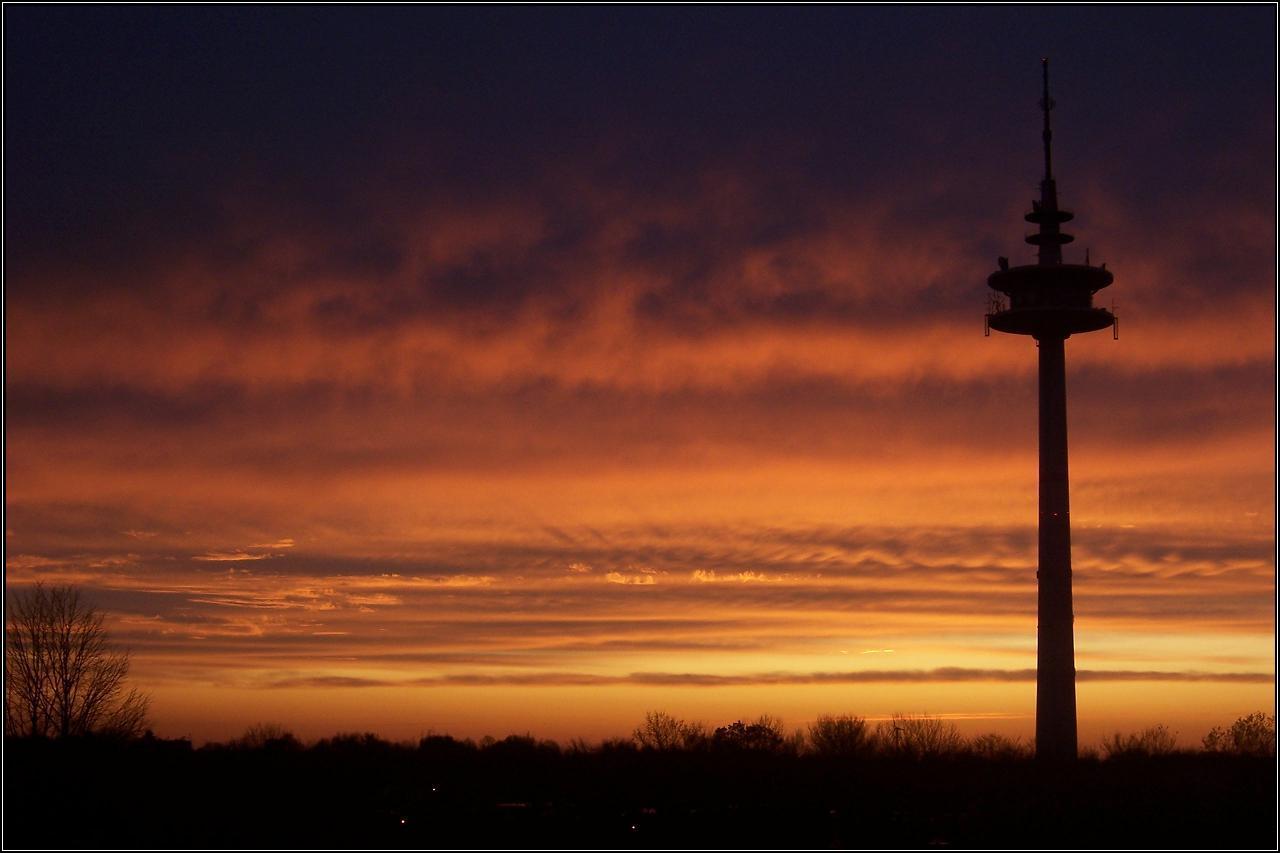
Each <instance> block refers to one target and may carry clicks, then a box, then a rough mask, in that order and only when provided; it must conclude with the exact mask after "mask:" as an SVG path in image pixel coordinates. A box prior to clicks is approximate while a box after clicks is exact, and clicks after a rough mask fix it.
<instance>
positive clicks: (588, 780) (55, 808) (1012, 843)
mask: <svg viewBox="0 0 1280 853" xmlns="http://www.w3.org/2000/svg"><path fill="white" fill-rule="evenodd" d="M911 719H916V720H919V719H920V718H899V719H897V720H895V721H890V722H891V725H889V726H884V725H881V726H877V727H875V728H872V729H869V727H868V726H867V725H866V722H865V721H863V720H861V719H860V718H857V717H853V716H848V715H846V716H843V717H827V718H821V719H820V720H818V721H815V723H814V726H813V727H812V728H811V730H810V731H811V732H813V733H816V736H815V734H812V733H811V734H808V735H805V736H796V735H794V734H793V735H792V736H784V735H782V734H781V732H782V729H781V725H780V724H777V721H774V720H772V718H763V720H757V721H754V722H744V721H741V720H738V721H734V722H733V723H729V724H727V725H725V726H721V727H719V728H717V729H714V730H710V732H711V733H710V734H707V732H708V727H705V726H700V725H697V724H691V723H685V722H684V721H680V720H677V719H675V718H674V717H671V716H670V715H661V716H655V715H654V714H651V715H650V717H649V718H648V719H647V720H646V723H645V724H643V725H642V726H641V727H640V729H639V730H638V731H637V735H636V737H634V738H632V739H619V740H611V741H605V742H604V743H601V744H597V745H592V746H587V745H585V744H583V743H582V742H581V741H575V742H574V744H573V745H572V746H570V747H569V748H563V747H561V746H560V745H558V744H556V743H555V742H553V741H546V740H539V739H537V738H534V737H531V736H527V735H526V736H519V735H512V736H509V737H506V738H503V739H501V740H495V739H492V738H488V739H485V740H484V741H482V742H481V743H479V744H477V743H474V742H472V741H469V740H457V739H454V738H452V737H450V736H448V735H431V736H428V737H425V738H423V739H422V740H421V741H420V742H419V743H417V744H395V743H390V742H388V741H385V740H383V739H381V738H379V737H377V736H376V735H373V734H340V735H336V736H333V737H329V738H325V739H323V740H320V741H318V742H316V743H314V744H311V745H309V746H308V745H304V744H303V743H301V742H300V741H299V740H298V739H297V738H296V737H294V736H293V735H291V734H290V733H289V732H288V731H287V730H285V729H283V727H280V726H259V727H255V728H254V729H252V730H250V731H249V732H246V735H245V736H244V737H241V738H237V739H234V740H232V741H230V742H228V743H226V744H209V745H206V746H204V747H201V748H199V749H193V748H192V745H191V743H190V742H189V741H185V740H180V741H171V740H162V739H157V738H154V737H144V738H141V739H132V740H128V739H109V738H61V739H33V738H9V739H7V740H6V750H5V780H6V785H5V826H4V843H5V845H6V846H10V847H57V846H66V847H185V848H191V847H231V848H238V847H356V848H378V847H412V848H447V847H460V848H482V847H483V848H561V847H584V848H592V847H602V848H629V847H657V848H667V847H672V848H674V847H693V848H732V847H754V848H760V847H773V848H828V847H833V846H835V847H854V848H870V847H890V848H895V847H896V848H915V847H927V846H936V845H946V846H955V847H986V848H1023V847H1029V848H1044V847H1084V848H1095V847H1131V848H1158V847H1183V848H1185V847H1208V848H1222V847H1244V848H1270V847H1273V846H1274V843H1275V816H1276V799H1275V794H1276V788H1275V753H1274V718H1270V719H1271V731H1272V733H1273V734H1272V740H1271V749H1270V752H1269V753H1268V752H1263V753H1262V754H1250V753H1249V752H1248V751H1246V750H1233V749H1226V748H1224V749H1220V750H1196V751H1172V752H1163V751H1159V750H1158V751H1156V752H1152V751H1144V750H1143V749H1142V747H1141V744H1142V742H1143V739H1142V738H1141V737H1139V738H1137V739H1136V742H1137V743H1138V746H1135V747H1133V748H1126V749H1123V750H1120V751H1117V752H1116V753H1114V754H1113V755H1112V756H1111V757H1110V758H1106V759H1105V760H1103V759H1102V758H1099V757H1097V756H1094V757H1087V758H1085V759H1082V760H1081V761H1078V762H1075V763H1073V764H1070V765H1067V766H1049V765H1046V764H1045V763H1043V762H1036V761H1035V760H1034V759H1032V758H1031V757H1030V750H1029V749H1028V747H1027V745H1025V744H1020V743H1018V742H1016V741H1011V740H1009V739H1007V738H1001V737H999V736H993V735H987V736H982V737H979V738H975V739H973V740H972V741H964V740H963V739H960V740H954V739H952V738H951V737H950V732H949V731H948V725H949V724H946V723H942V722H941V721H938V723H939V725H937V726H935V725H932V724H926V723H920V724H917V725H905V726H904V725H903V722H909V721H910V720H911ZM1264 719H1266V718H1265V717H1264ZM655 722H656V723H658V724H659V727H660V728H662V729H663V730H664V731H666V732H667V733H668V734H669V735H670V737H668V738H667V739H666V740H664V741H662V742H661V743H655V742H646V739H645V737H643V736H641V734H640V732H641V731H642V730H645V729H646V728H647V727H648V726H649V725H650V724H651V723H655ZM770 723H773V724H775V725H773V726H771V725H770ZM895 728H896V729H897V730H899V732H898V733H897V734H895V733H894V730H895ZM722 732H723V733H724V734H721V733H722ZM748 733H750V734H748ZM895 737H896V738H897V740H896V742H895V741H894V740H892V739H893V738H895ZM885 738H889V740H885ZM912 739H918V740H919V741H920V744H911V743H909V741H911V740H912ZM1122 742H1123V743H1124V744H1126V745H1127V744H1128V741H1127V740H1126V739H1123V738H1122ZM921 744H933V745H934V746H935V748H933V749H932V750H931V751H930V750H926V749H923V748H917V747H919V746H920V745H921ZM1156 745H1157V746H1159V744H1158V743H1157V744H1156Z"/></svg>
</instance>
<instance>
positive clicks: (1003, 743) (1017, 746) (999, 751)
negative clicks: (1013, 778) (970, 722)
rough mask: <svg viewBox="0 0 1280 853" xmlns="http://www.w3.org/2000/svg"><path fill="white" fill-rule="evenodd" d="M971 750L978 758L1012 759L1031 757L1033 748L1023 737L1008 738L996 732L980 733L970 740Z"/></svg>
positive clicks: (992, 759)
mask: <svg viewBox="0 0 1280 853" xmlns="http://www.w3.org/2000/svg"><path fill="white" fill-rule="evenodd" d="M969 752H970V753H972V754H973V755H974V756H976V757H978V758H984V759H987V760H991V761H1011V760H1014V759H1021V758H1030V757H1031V755H1032V749H1031V747H1030V746H1028V745H1027V744H1024V743H1023V742H1022V739H1021V738H1007V737H1005V736H1004V735H998V734H995V733H994V732H992V733H990V734H985V735H978V736H977V737H975V738H973V739H972V740H970V741H969Z"/></svg>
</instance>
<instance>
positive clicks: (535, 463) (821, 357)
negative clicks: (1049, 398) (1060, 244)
mask: <svg viewBox="0 0 1280 853" xmlns="http://www.w3.org/2000/svg"><path fill="white" fill-rule="evenodd" d="M1275 26H1276V10H1275V8H1274V7H1273V6H1269V5H1251V6H1229V7H1212V8H1211V7H1192V6H1167V7H1166V6H1159V7H1152V6H1141V7H1133V6H1130V7H1123V8H1115V9H1113V8H1103V7H1087V6H1075V7H1057V8H1048V7H1023V8H1007V7H978V6H954V7H948V6H906V7H876V6H848V7H813V8H796V9H790V8H789V9H782V8H759V7H752V8H743V7H700V8H693V9H687V8H677V7H652V8H650V7H612V8H581V7H554V8H528V7H452V8H435V7H415V6H409V7H405V6H397V7H379V8H357V7H333V6H319V7H307V8H284V7H267V6H257V7H255V6H250V7H240V6H232V7H227V6H183V7H168V8H150V7H139V6H110V7H102V6H89V7H82V6H60V7H47V6H12V5H11V6H6V7H5V9H4V54H5V58H4V99H5V100H4V103H5V107H4V128H5V129H4V146H5V148H4V151H5V157H4V176H5V191H4V236H5V249H4V264H5V267H4V308H5V322H4V328H5V335H6V340H5V347H4V353H5V358H6V364H5V398H4V401H5V410H4V412H5V414H4V422H5V573H6V589H7V590H8V591H10V592H12V591H13V590H15V589H20V588H22V587H24V586H26V585H28V584H31V583H33V582H35V581H38V580H44V581H46V582H48V583H73V584H76V585H78V586H79V587H81V588H82V589H83V590H84V592H85V595H86V596H87V597H88V598H89V599H90V600H91V601H93V602H94V603H96V604H98V605H99V606H101V607H102V608H104V609H105V610H106V611H107V612H108V613H109V626H110V629H111V631H112V635H113V637H114V638H116V639H117V640H119V641H120V642H121V643H122V644H123V645H126V646H128V647H129V648H130V649H132V652H133V670H132V676H131V681H132V682H134V683H135V684H136V685H137V686H139V687H141V688H143V689H145V690H147V691H148V692H150V693H151V694H152V697H153V705H152V718H153V721H154V728H155V730H156V732H157V733H158V734H161V735H164V736H191V737H193V738H194V739H195V740H196V741H204V740H208V739H226V738H229V737H232V736H235V735H237V734H239V733H240V732H241V731H242V730H243V729H244V728H245V727H246V726H247V725H249V724H251V723H256V722H260V721H276V722H280V723H283V724H285V725H287V726H288V727H290V728H292V729H293V730H294V731H296V732H298V733H299V734H300V735H302V736H304V737H318V736H323V735H328V734H332V733H334V732H336V731H345V730H360V731H365V730H371V731H376V732H378V733H380V734H382V735H384V736H387V737H391V738H417V737H418V736H420V735H422V734H424V733H426V732H428V731H435V732H448V733H451V734H454V735H456V736H459V737H461V736H471V737H480V736H482V735H485V734H492V735H495V736H498V737H502V736H504V735H506V734H509V733H512V732H518V733H524V732H531V733H533V734H535V735H537V736H540V737H552V738H557V739H561V740H565V741H567V740H568V738H570V737H574V736H580V737H584V738H587V739H599V738H602V737H606V736H616V735H625V734H627V733H629V732H630V730H631V729H632V728H633V727H634V726H635V725H636V724H637V723H638V722H639V721H640V720H641V719H642V718H643V716H644V713H645V711H647V710H653V709H665V710H667V711H669V712H671V713H673V714H675V715H677V716H680V717H685V718H688V719H700V720H703V721H704V722H706V723H708V724H710V725H713V726H714V725H721V724H724V723H727V722H731V721H733V720H736V719H740V718H742V719H746V718H750V717H754V716H757V715H759V714H761V713H765V712H767V713H771V714H774V715H775V716H779V717H782V718H783V720H784V721H785V723H786V725H787V726H788V727H789V728H795V727H802V726H804V725H805V724H806V723H808V722H810V721H812V719H813V718H814V717H815V716H817V715H818V714H821V713H854V714H859V715H861V716H866V717H869V718H876V717H884V716H887V715H889V714H892V713H894V712H907V713H932V714H942V715H948V716H949V717H950V718H952V719H955V720H956V721H957V724H958V725H960V727H961V729H962V731H964V732H965V733H967V734H973V733H978V732H981V731H1000V732H1004V733H1007V734H1011V735H1020V736H1022V737H1024V738H1026V737H1029V736H1030V735H1031V734H1032V732H1033V730H1034V725H1033V719H1032V715H1033V713H1034V707H1035V681H1034V667H1035V630H1036V616H1035V607H1036V597H1035V596H1036V587H1035V571H1036V529H1035V522H1036V495H1037V467H1036V441H1037V433H1036V414H1037V413H1036V350H1035V345H1034V342H1033V341H1031V340H1030V339H1028V338H1024V337H1018V336H1009V335H999V334H993V335H992V336H991V337H990V338H984V337H983V313H984V310H985V307H984V306H985V301H986V294H987V288H986V277H987V275H988V274H989V273H990V272H992V271H993V270H994V269H995V268H996V258H997V256H999V255H1005V256H1008V257H1009V258H1010V259H1011V261H1012V262H1013V263H1014V264H1020V263H1031V262H1033V261H1034V257H1035V255H1034V252H1035V250H1034V247H1032V246H1028V245H1026V244H1025V243H1023V242H1022V237H1023V234H1024V233H1025V232H1026V231H1028V230H1029V229H1030V227H1031V226H1029V225H1028V224H1027V223H1025V222H1024V221H1023V219H1022V216H1023V214H1024V213H1025V212H1026V211H1027V210H1029V209H1030V200H1031V198H1032V197H1033V196H1035V195H1036V193H1037V182H1038V181H1039V178H1040V176H1041V163H1042V160H1041V150H1040V138H1039V132H1040V126H1039V123H1040V112H1039V108H1038V106H1037V101H1038V99H1039V96H1040V92H1039V87H1040V76H1039V75H1040V57H1041V56H1045V55H1047V56H1050V57H1051V62H1052V65H1051V68H1052V80H1053V94H1054V98H1055V100H1056V101H1057V109H1056V110H1055V112H1054V122H1055V124H1054V144H1055V149H1054V167H1055V172H1056V177H1057V179H1058V188H1059V193H1060V197H1061V199H1062V203H1063V205H1064V206H1065V207H1067V208H1068V209H1071V210H1073V211H1075V213H1076V219H1075V221H1074V222H1072V223H1071V225H1070V227H1069V228H1068V229H1067V230H1069V231H1071V232H1072V233H1074V234H1075V235H1076V242H1075V243H1073V244H1072V245H1071V246H1068V247H1067V248H1066V250H1065V253H1066V258H1067V261H1068V262H1076V263H1079V262H1082V260H1083V256H1084V252H1085V248H1086V247H1088V249H1089V251H1090V255H1091V259H1092V261H1093V263H1095V264H1096V263H1099V262H1103V261H1105V262H1106V264H1107V268H1108V269H1109V270H1111V271H1112V272H1113V273H1114V274H1115V284H1114V285H1113V286H1112V287H1111V288H1109V289H1108V290H1107V291H1104V292H1103V293H1102V294H1099V304H1102V305H1104V306H1106V307H1110V306H1111V300H1112V299H1114V300H1115V306H1116V307H1115V310H1116V313H1117V314H1118V315H1119V317H1120V323H1121V326H1120V332H1121V334H1120V339H1119V340H1118V341H1114V340H1112V337H1111V335H1109V334H1107V333H1105V332H1100V333H1095V334H1092V335H1087V336H1079V337H1073V338H1072V339H1071V340H1070V341H1068V344H1067V369H1068V374H1067V384H1068V411H1069V416H1070V442H1071V478H1072V491H1071V497H1072V516H1073V542H1074V552H1073V555H1074V566H1075V575H1074V578H1075V610H1076V650H1077V660H1076V665H1077V668H1078V670H1079V684H1078V693H1079V715H1080V729H1081V741H1082V745H1086V746H1087V745H1089V744H1090V743H1096V742H1097V740H1098V739H1100V737H1101V736H1102V734H1103V733H1105V732H1110V731H1115V730H1117V729H1120V730H1132V729H1135V728H1138V727H1142V726H1146V725H1150V724H1153V723H1166V724H1168V725H1169V726H1170V728H1172V729H1175V730H1177V731H1178V732H1179V737H1180V739H1181V740H1182V741H1184V742H1185V743H1188V744H1191V743H1198V742H1199V739H1200V737H1201V736H1202V735H1203V734H1204V733H1205V732H1206V731H1207V730H1208V728H1209V727H1210V726H1213V725H1223V724H1228V723H1230V722H1231V721H1232V720H1234V719H1235V718H1236V717H1238V716H1241V715H1243V714H1245V713H1248V712H1250V711H1255V710H1266V711H1268V712H1272V711H1273V709H1274V701H1273V694H1274V680H1275V648H1274V644H1275V621H1274V613H1275V610H1274V603H1275V554H1276V551H1275V510H1276V506H1275V453H1274V449H1273V447H1274V442H1275V407H1276V397H1275V388H1276V373H1275V322H1276V316H1275V304H1276V302H1275V301H1276V290H1275V286H1276V244H1275V236H1274V235H1275V228H1276V221H1275V199H1276V184H1275V179H1276V174H1275V163H1276V160H1275V157H1276V114H1275V102H1276V65H1275V63H1276V44H1275V32H1276V30H1275Z"/></svg>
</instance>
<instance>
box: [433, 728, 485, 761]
mask: <svg viewBox="0 0 1280 853" xmlns="http://www.w3.org/2000/svg"><path fill="white" fill-rule="evenodd" d="M476 751H477V747H476V744H475V741H473V740H455V739H454V738H453V737H451V736H449V735H435V734H429V735H427V736H426V737H424V738H422V740H420V741H418V752H419V753H421V754H422V755H423V756H424V757H426V758H429V759H432V760H435V761H450V760H456V759H460V758H463V757H465V756H468V755H473V754H474V753H475V752H476Z"/></svg>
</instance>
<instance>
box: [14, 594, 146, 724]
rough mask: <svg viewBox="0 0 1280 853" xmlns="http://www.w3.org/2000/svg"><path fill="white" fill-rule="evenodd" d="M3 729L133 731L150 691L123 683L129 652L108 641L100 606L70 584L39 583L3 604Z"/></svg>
mask: <svg viewBox="0 0 1280 853" xmlns="http://www.w3.org/2000/svg"><path fill="white" fill-rule="evenodd" d="M5 640H6V642H5V657H4V664H5V719H4V729H5V734H6V735H13V736H18V737H67V736H69V735H89V734H99V735H113V736H120V737H137V736H139V735H141V734H142V732H143V730H144V729H145V727H146V722H147V719H146V718H147V706H148V704H149V702H150V700H149V698H148V697H147V696H145V695H143V694H141V693H139V692H138V691H137V690H129V691H128V692H127V693H126V692H125V689H124V681H125V678H126V677H127V676H128V674H129V654H128V652H124V651H120V650H117V649H114V648H112V647H111V645H110V644H109V643H108V641H107V632H106V630H105V629H104V628H103V614H102V612H101V611H99V610H97V609H95V608H93V607H90V606H89V605H87V604H85V603H84V602H83V601H82V600H81V598H80V593H79V591H78V590H76V589H74V588H72V587H69V586H51V587H46V586H45V585H44V584H40V583H38V584H36V585H35V586H34V587H32V588H31V589H28V590H25V591H22V592H17V593H14V594H12V595H10V596H9V597H8V599H7V602H6V607H5Z"/></svg>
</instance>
